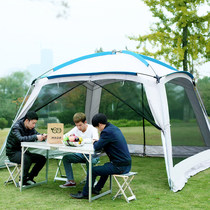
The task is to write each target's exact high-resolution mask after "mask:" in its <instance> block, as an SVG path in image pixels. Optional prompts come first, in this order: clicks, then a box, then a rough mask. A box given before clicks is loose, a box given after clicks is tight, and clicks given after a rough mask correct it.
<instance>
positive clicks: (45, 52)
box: [27, 49, 53, 78]
mask: <svg viewBox="0 0 210 210" xmlns="http://www.w3.org/2000/svg"><path fill="white" fill-rule="evenodd" d="M51 68H53V51H52V50H51V49H42V50H41V53H40V64H31V65H30V66H28V67H27V70H28V71H29V72H30V74H31V75H32V77H34V78H36V77H39V76H40V75H42V74H43V73H45V72H46V71H48V70H50V69H51Z"/></svg>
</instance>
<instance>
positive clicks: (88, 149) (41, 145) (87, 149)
mask: <svg viewBox="0 0 210 210" xmlns="http://www.w3.org/2000/svg"><path fill="white" fill-rule="evenodd" d="M21 147H22V156H21V182H20V191H22V190H23V189H24V188H29V187H33V186H36V185H40V184H43V183H47V181H48V167H49V150H58V151H63V152H71V153H82V154H84V155H85V157H86V159H87V161H88V162H89V180H88V181H89V202H91V201H92V200H95V199H97V198H99V197H101V196H104V195H106V194H108V193H111V192H112V183H111V179H110V189H109V190H107V191H106V192H104V193H101V194H100V195H97V196H94V197H92V155H93V154H94V148H93V145H92V144H84V145H83V146H81V147H70V146H66V145H63V144H48V143H47V142H21ZM28 148H36V149H42V150H46V158H47V162H46V178H45V180H44V181H42V182H39V183H36V184H33V185H28V186H23V169H24V164H23V160H24V154H25V152H26V151H27V150H28ZM87 155H89V156H87Z"/></svg>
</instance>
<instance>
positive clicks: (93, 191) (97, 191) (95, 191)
mask: <svg viewBox="0 0 210 210" xmlns="http://www.w3.org/2000/svg"><path fill="white" fill-rule="evenodd" d="M92 193H93V194H95V195H99V194H100V191H99V190H96V189H95V188H93V189H92Z"/></svg>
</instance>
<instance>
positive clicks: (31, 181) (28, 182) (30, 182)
mask: <svg viewBox="0 0 210 210" xmlns="http://www.w3.org/2000/svg"><path fill="white" fill-rule="evenodd" d="M26 183H27V184H29V185H32V184H36V182H35V181H34V180H30V179H29V180H27V181H26Z"/></svg>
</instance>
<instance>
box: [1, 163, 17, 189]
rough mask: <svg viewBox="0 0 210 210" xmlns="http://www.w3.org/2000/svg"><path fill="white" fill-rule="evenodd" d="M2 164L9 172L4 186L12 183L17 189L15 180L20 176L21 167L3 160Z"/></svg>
mask: <svg viewBox="0 0 210 210" xmlns="http://www.w3.org/2000/svg"><path fill="white" fill-rule="evenodd" d="M4 163H5V165H6V167H7V169H8V172H9V178H8V179H7V181H5V182H4V184H5V185H6V184H7V183H10V182H13V183H14V184H15V187H19V184H18V182H16V178H17V177H18V176H19V175H20V172H21V165H20V164H18V163H13V162H10V161H9V160H5V161H4Z"/></svg>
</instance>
